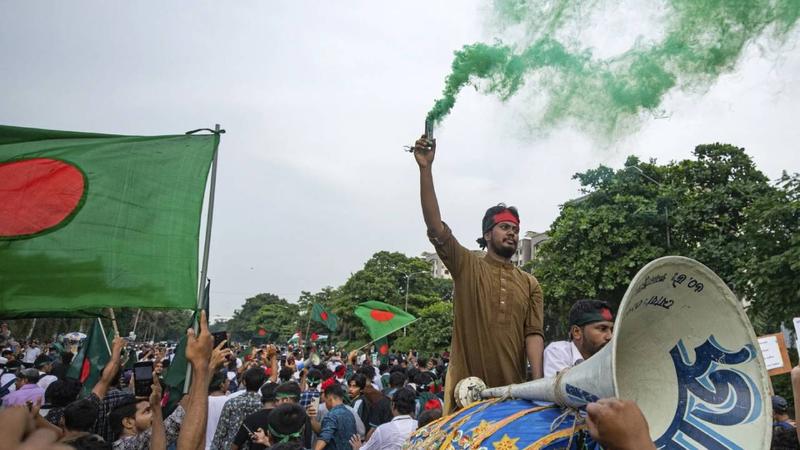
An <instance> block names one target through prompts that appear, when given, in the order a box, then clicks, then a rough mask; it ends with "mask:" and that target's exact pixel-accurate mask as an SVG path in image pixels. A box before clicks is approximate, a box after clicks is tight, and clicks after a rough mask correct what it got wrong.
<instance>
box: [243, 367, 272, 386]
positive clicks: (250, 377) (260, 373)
mask: <svg viewBox="0 0 800 450" xmlns="http://www.w3.org/2000/svg"><path fill="white" fill-rule="evenodd" d="M266 378H267V376H266V375H265V374H264V369H262V368H261V367H251V368H249V369H247V370H245V371H244V375H242V380H244V387H245V388H246V389H247V390H248V391H250V392H256V391H258V390H259V389H261V385H263V384H264V381H265V380H266Z"/></svg>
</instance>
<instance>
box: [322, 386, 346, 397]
mask: <svg viewBox="0 0 800 450" xmlns="http://www.w3.org/2000/svg"><path fill="white" fill-rule="evenodd" d="M329 395H332V396H334V397H338V398H339V399H343V398H344V389H342V385H341V384H339V383H333V384H332V385H330V386H328V387H326V388H325V396H326V397H327V396H329Z"/></svg>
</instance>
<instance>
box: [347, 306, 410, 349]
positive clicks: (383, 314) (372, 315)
mask: <svg viewBox="0 0 800 450" xmlns="http://www.w3.org/2000/svg"><path fill="white" fill-rule="evenodd" d="M355 315H356V316H357V317H358V318H359V319H361V322H362V323H363V324H364V326H365V327H366V328H367V332H368V333H369V335H370V337H371V338H372V339H373V340H377V339H380V338H382V337H384V336H387V335H389V334H391V333H394V332H395V331H397V330H399V329H401V328H403V327H404V326H406V325H408V324H410V323H411V322H414V321H415V320H417V319H416V317H414V316H412V315H411V314H409V313H407V312H405V311H403V310H402V309H400V308H396V307H394V306H392V305H387V304H386V303H383V302H378V301H375V300H370V301H368V302H364V303H361V304H360V305H358V307H356V311H355Z"/></svg>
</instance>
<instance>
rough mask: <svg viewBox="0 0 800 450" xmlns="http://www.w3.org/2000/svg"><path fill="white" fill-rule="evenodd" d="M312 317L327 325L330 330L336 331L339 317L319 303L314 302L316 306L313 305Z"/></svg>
mask: <svg viewBox="0 0 800 450" xmlns="http://www.w3.org/2000/svg"><path fill="white" fill-rule="evenodd" d="M311 318H312V319H314V320H316V321H317V322H320V323H321V324H323V325H325V326H326V327H328V329H329V330H331V331H336V327H337V326H338V320H339V318H338V317H336V314H334V313H332V312H330V311H328V310H326V309H325V307H324V306H322V305H320V304H319V303H314V306H312V307H311Z"/></svg>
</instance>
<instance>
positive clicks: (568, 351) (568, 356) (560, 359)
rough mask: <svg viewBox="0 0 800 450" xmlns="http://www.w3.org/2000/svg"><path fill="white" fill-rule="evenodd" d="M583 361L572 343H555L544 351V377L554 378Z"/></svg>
mask: <svg viewBox="0 0 800 450" xmlns="http://www.w3.org/2000/svg"><path fill="white" fill-rule="evenodd" d="M582 361H583V356H581V352H580V351H579V350H578V347H576V346H575V343H574V342H572V341H555V342H551V343H550V345H548V346H547V347H545V349H544V376H546V377H554V376H556V374H557V373H558V372H561V371H562V370H564V369H566V368H569V367H572V366H574V365H576V364H578V363H580V362H582Z"/></svg>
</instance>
